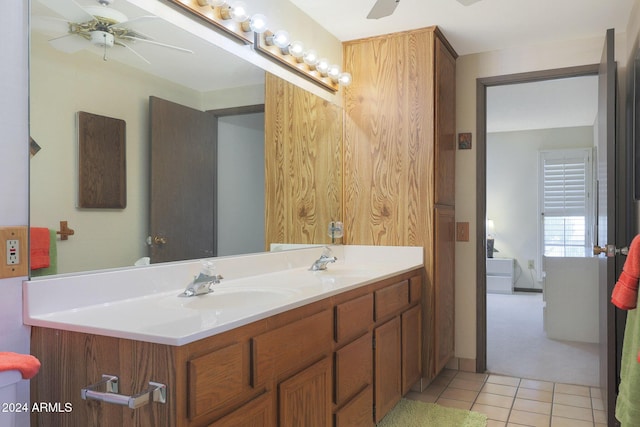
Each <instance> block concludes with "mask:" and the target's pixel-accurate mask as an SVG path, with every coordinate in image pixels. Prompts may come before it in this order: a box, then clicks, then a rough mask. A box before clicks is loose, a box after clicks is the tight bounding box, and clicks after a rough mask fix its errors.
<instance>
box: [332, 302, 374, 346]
mask: <svg viewBox="0 0 640 427" xmlns="http://www.w3.org/2000/svg"><path fill="white" fill-rule="evenodd" d="M335 314H336V336H335V339H336V342H344V341H346V340H348V339H350V338H353V337H357V336H358V335H361V334H363V333H364V332H366V331H367V329H369V325H371V323H372V322H373V295H372V294H367V295H363V296H361V297H358V298H355V299H353V300H351V301H347V302H345V303H342V304H339V305H337V306H336V308H335Z"/></svg>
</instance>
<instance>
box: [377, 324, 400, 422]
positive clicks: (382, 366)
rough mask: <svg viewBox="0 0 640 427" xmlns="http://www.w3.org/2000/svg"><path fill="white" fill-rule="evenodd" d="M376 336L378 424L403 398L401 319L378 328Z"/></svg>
mask: <svg viewBox="0 0 640 427" xmlns="http://www.w3.org/2000/svg"><path fill="white" fill-rule="evenodd" d="M374 336H375V349H374V359H375V360H374V365H375V368H374V370H375V377H374V395H375V405H376V411H375V421H376V423H377V422H379V421H380V420H381V419H382V418H383V417H384V416H385V415H386V414H387V412H389V410H391V408H393V407H394V406H395V404H396V403H398V401H399V400H400V398H402V384H401V378H400V372H401V369H402V360H401V347H400V346H401V339H400V317H398V316H396V317H394V318H393V319H391V320H389V321H388V322H387V323H385V324H383V325H381V326H379V327H377V328H376V329H375V331H374Z"/></svg>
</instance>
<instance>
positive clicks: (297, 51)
mask: <svg viewBox="0 0 640 427" xmlns="http://www.w3.org/2000/svg"><path fill="white" fill-rule="evenodd" d="M289 54H290V55H291V56H293V57H294V58H295V59H296V61H297V62H302V60H303V57H304V44H302V42H301V41H299V40H295V41H292V42H291V44H290V45H289Z"/></svg>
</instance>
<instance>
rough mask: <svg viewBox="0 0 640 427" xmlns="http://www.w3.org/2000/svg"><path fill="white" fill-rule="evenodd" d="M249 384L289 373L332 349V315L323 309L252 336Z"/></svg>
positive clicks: (260, 382) (256, 383) (259, 382)
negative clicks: (251, 370) (251, 371)
mask: <svg viewBox="0 0 640 427" xmlns="http://www.w3.org/2000/svg"><path fill="white" fill-rule="evenodd" d="M251 341H252V353H253V357H252V365H253V375H254V376H253V381H252V384H253V385H254V386H255V385H258V384H263V383H264V382H265V381H267V380H268V379H270V378H273V377H276V378H279V377H280V376H281V375H283V374H287V373H289V374H291V373H294V372H296V371H299V370H300V369H302V368H304V367H305V366H308V365H309V364H310V363H312V362H314V361H316V360H318V359H320V358H321V356H323V355H324V354H327V353H328V352H329V351H330V350H331V345H332V341H333V315H332V313H331V310H324V311H321V312H320V313H316V314H314V315H312V316H309V317H305V318H304V319H300V320H297V321H295V322H292V323H290V324H288V325H286V326H282V327H280V328H278V329H274V330H272V331H269V332H265V333H264V334H261V335H258V336H256V337H254V338H252V340H251Z"/></svg>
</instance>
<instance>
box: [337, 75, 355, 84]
mask: <svg viewBox="0 0 640 427" xmlns="http://www.w3.org/2000/svg"><path fill="white" fill-rule="evenodd" d="M351 81H352V77H351V74H350V73H346V72H345V73H340V75H339V76H338V84H339V85H340V86H345V87H346V86H349V85H350V84H351Z"/></svg>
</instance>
